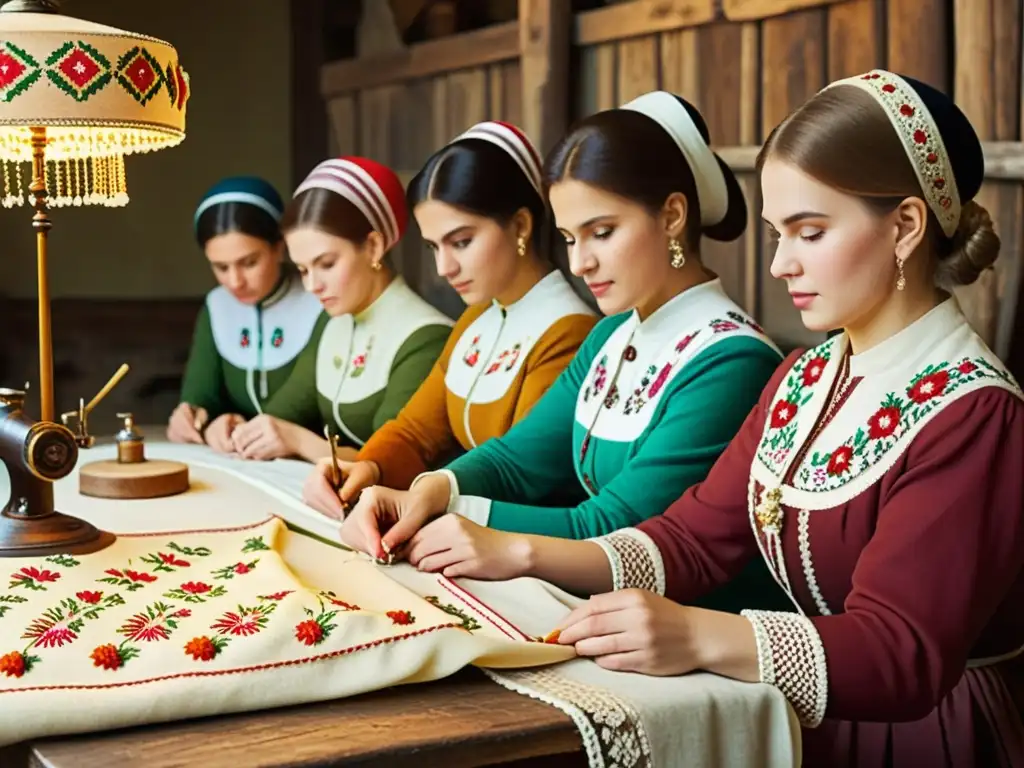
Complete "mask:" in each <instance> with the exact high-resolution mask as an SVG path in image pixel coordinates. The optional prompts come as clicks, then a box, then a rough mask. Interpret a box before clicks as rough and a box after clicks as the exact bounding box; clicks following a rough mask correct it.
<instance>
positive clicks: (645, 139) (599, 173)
mask: <svg viewBox="0 0 1024 768" xmlns="http://www.w3.org/2000/svg"><path fill="white" fill-rule="evenodd" d="M676 98H677V99H678V98H679V97H676ZM679 102H680V103H681V104H682V105H683V106H684V107H685V108H686V110H687V112H689V114H690V117H691V119H692V120H693V122H694V125H696V126H697V129H698V130H699V131H700V132H701V134H702V136H703V137H704V139H705V141H707V138H708V137H707V127H706V126H705V124H704V119H703V118H702V117H701V116H700V113H699V112H697V111H696V110H695V109H693V108H691V107H690V105H689V104H687V103H686V102H685V101H683V100H682V99H679ZM716 160H718V159H717V158H716ZM718 162H719V165H721V167H722V172H723V173H724V174H725V178H726V186H727V188H728V191H729V210H728V213H727V214H726V216H725V218H724V219H723V220H722V221H721V222H719V223H718V224H715V225H713V226H709V227H702V225H701V221H700V199H699V198H698V196H697V184H696V182H695V181H694V178H693V172H692V171H691V170H690V166H689V164H688V163H687V162H686V158H685V157H684V156H683V153H682V152H681V151H680V149H679V147H678V146H677V145H676V143H675V142H674V141H673V140H672V138H671V137H670V136H669V135H668V133H666V131H665V129H664V128H662V127H661V126H660V125H659V124H658V123H656V122H655V121H654V120H652V119H651V118H650V117H648V116H647V115H644V114H641V113H639V112H633V111H631V110H625V109H610V110H606V111H604V112H598V113H596V114H594V115H590V116H589V117H586V118H584V119H583V120H581V121H580V122H578V123H577V124H576V125H575V126H573V128H572V130H571V131H570V132H569V133H568V135H566V136H565V137H564V138H563V139H562V140H561V141H559V142H558V144H557V145H556V146H555V147H554V149H552V150H551V152H550V153H549V155H548V158H547V161H546V162H545V167H544V176H545V180H546V181H547V183H548V184H549V185H551V184H556V183H558V182H559V181H564V180H566V179H575V180H577V181H582V182H584V183H585V184H590V185H593V186H595V187H597V188H599V189H603V190H605V191H607V192H611V193H612V194H613V195H618V196H620V197H624V198H626V199H627V200H632V201H633V202H635V203H637V204H639V205H642V206H643V207H644V208H646V209H647V210H648V211H649V212H650V213H651V214H652V215H653V214H656V213H657V212H659V211H660V210H661V208H662V206H663V205H665V200H667V199H668V196H669V195H671V194H672V193H673V192H678V193H680V194H682V195H683V196H684V197H685V198H686V203H687V208H688V210H687V213H686V228H685V230H684V232H683V246H684V247H685V248H686V249H687V250H688V251H692V250H696V249H697V247H698V246H699V244H700V237H701V235H702V234H704V235H707V236H708V237H711V238H714V239H716V240H735V239H736V238H737V237H739V236H740V235H741V234H743V230H744V229H745V228H746V225H747V208H746V202H745V201H744V199H743V193H742V192H741V191H740V188H739V185H738V184H737V183H736V181H735V177H734V176H733V174H732V171H730V170H729V169H728V168H727V167H726V166H725V165H724V164H723V163H721V161H720V160H719V161H718Z"/></svg>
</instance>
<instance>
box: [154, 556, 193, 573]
mask: <svg viewBox="0 0 1024 768" xmlns="http://www.w3.org/2000/svg"><path fill="white" fill-rule="evenodd" d="M156 556H157V557H158V558H160V562H161V563H162V564H163V565H165V566H167V565H170V566H173V567H175V568H190V567H191V565H192V564H191V563H190V562H189V561H188V560H182V559H181V558H180V557H178V556H177V555H174V554H171V553H168V552H157V553H156ZM157 570H160V569H159V568H158V569H157ZM167 570H168V571H169V570H171V569H170V568H168V569H167Z"/></svg>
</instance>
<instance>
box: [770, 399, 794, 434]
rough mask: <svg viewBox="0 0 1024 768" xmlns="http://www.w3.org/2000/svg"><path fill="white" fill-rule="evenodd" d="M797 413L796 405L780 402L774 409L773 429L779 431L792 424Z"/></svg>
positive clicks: (786, 401) (784, 401) (785, 401)
mask: <svg viewBox="0 0 1024 768" xmlns="http://www.w3.org/2000/svg"><path fill="white" fill-rule="evenodd" d="M796 411H797V407H796V403H791V402H789V401H788V400H779V401H778V402H777V403H776V404H775V406H774V407H773V408H772V417H771V426H772V428H773V429H779V428H781V427H784V426H786V425H787V424H789V423H790V422H792V421H793V417H794V416H796Z"/></svg>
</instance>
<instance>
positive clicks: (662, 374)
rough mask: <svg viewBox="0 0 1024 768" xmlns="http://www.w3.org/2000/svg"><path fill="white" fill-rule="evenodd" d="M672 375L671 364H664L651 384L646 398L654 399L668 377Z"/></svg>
mask: <svg viewBox="0 0 1024 768" xmlns="http://www.w3.org/2000/svg"><path fill="white" fill-rule="evenodd" d="M670 373H672V363H665V365H663V366H662V368H661V370H660V371H658V376H657V378H656V379H655V380H654V382H653V383H652V384H651V388H650V389H649V390H648V397H652V398H653V397H654V396H655V395H657V394H658V393H659V392H660V391H661V388H662V387H664V386H665V382H666V381H668V375H669V374H670Z"/></svg>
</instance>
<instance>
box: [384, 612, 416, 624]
mask: <svg viewBox="0 0 1024 768" xmlns="http://www.w3.org/2000/svg"><path fill="white" fill-rule="evenodd" d="M387 617H388V618H389V619H391V621H393V622H394V623H395V624H398V625H399V626H403V627H405V626H408V625H409V624H415V623H416V617H415V616H413V615H412V613H411V612H409V611H388V612H387Z"/></svg>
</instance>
